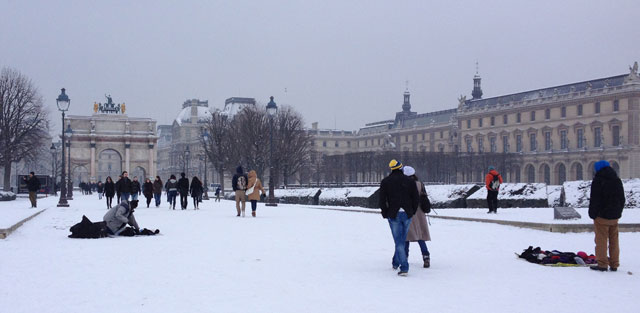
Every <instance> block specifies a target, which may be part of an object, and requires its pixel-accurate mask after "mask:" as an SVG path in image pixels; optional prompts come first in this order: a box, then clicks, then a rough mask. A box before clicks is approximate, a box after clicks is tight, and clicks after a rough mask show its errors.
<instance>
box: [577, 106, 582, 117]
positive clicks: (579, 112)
mask: <svg viewBox="0 0 640 313" xmlns="http://www.w3.org/2000/svg"><path fill="white" fill-rule="evenodd" d="M578 116H582V104H578Z"/></svg>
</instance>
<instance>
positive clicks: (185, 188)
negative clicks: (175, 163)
mask: <svg viewBox="0 0 640 313" xmlns="http://www.w3.org/2000/svg"><path fill="white" fill-rule="evenodd" d="M178 193H180V206H181V207H182V209H183V210H186V209H187V205H188V204H189V201H188V200H187V197H188V196H189V179H188V178H186V177H185V173H180V179H179V180H178Z"/></svg>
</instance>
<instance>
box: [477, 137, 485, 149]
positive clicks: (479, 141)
mask: <svg viewBox="0 0 640 313" xmlns="http://www.w3.org/2000/svg"><path fill="white" fill-rule="evenodd" d="M478 152H484V138H482V137H480V138H478Z"/></svg>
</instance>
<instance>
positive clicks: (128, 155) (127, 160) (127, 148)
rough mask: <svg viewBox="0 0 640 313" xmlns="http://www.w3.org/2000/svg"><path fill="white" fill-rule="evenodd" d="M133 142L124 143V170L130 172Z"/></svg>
mask: <svg viewBox="0 0 640 313" xmlns="http://www.w3.org/2000/svg"><path fill="white" fill-rule="evenodd" d="M130 150H131V144H130V143H125V144H124V171H127V172H130V170H129V163H130V161H131V153H130Z"/></svg>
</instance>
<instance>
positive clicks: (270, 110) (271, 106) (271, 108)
mask: <svg viewBox="0 0 640 313" xmlns="http://www.w3.org/2000/svg"><path fill="white" fill-rule="evenodd" d="M269 99H270V100H271V101H269V103H268V104H267V114H269V199H268V200H267V203H266V204H265V205H266V206H278V204H277V203H276V199H275V197H274V195H273V184H274V182H273V118H274V117H275V116H276V114H278V106H277V105H276V103H275V102H274V101H273V96H271V97H270V98H269Z"/></svg>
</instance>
